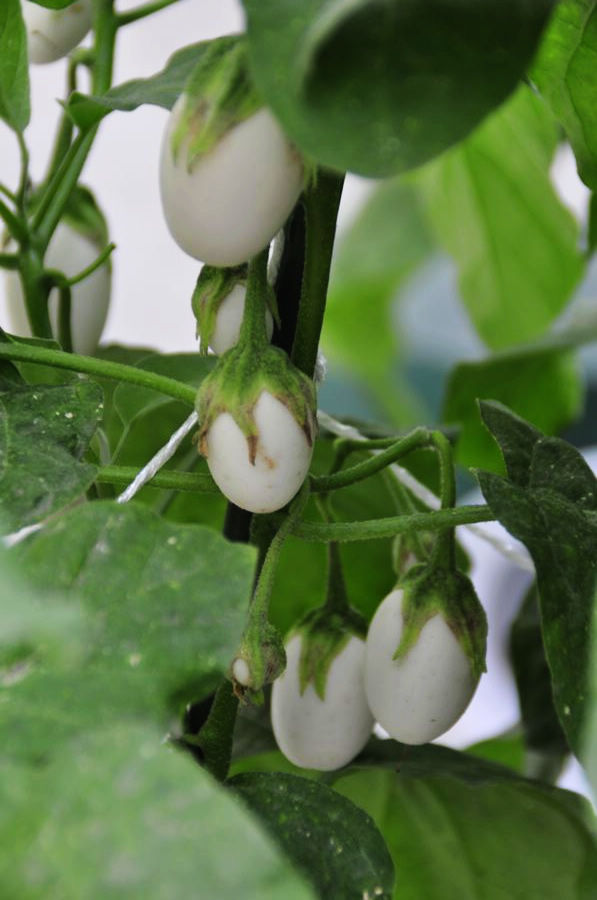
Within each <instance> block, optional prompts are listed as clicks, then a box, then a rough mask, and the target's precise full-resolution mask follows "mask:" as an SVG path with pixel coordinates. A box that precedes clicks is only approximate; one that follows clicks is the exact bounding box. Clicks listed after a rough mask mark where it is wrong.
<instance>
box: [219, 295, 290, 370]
mask: <svg viewBox="0 0 597 900" xmlns="http://www.w3.org/2000/svg"><path fill="white" fill-rule="evenodd" d="M246 297H247V286H246V284H235V285H234V287H233V288H232V290H231V291H230V293H229V294H228V296H227V297H225V298H224V300H222V302H221V304H220V306H219V308H218V312H217V314H216V321H215V325H214V330H213V332H212V335H211V338H210V341H209V346H210V347H211V349H212V350H213V352H214V353H217V355H218V356H221V355H222V354H223V353H226V351H227V350H230V348H231V347H234V346H236V344H237V343H238V338H239V336H240V329H241V326H242V324H243V314H244V311H245V300H246ZM265 328H266V331H267V337H268V340H271V337H272V334H273V331H274V320H273V317H272V314H271V312H270V310H269V309H268V308H267V307H266V310H265Z"/></svg>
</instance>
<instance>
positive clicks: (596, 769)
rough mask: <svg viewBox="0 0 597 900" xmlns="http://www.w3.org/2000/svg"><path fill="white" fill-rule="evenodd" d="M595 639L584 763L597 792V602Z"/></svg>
mask: <svg viewBox="0 0 597 900" xmlns="http://www.w3.org/2000/svg"><path fill="white" fill-rule="evenodd" d="M592 634H593V639H592V642H591V645H592V652H591V703H590V706H589V710H588V715H587V722H586V727H585V732H584V736H583V746H584V748H585V755H584V762H585V766H586V770H587V775H588V776H589V779H590V781H591V784H592V785H593V790H594V791H595V792H597V602H596V603H595V605H594V609H593V628H592Z"/></svg>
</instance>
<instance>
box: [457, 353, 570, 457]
mask: <svg viewBox="0 0 597 900" xmlns="http://www.w3.org/2000/svg"><path fill="white" fill-rule="evenodd" d="M582 395H583V388H582V382H581V380H580V377H579V372H578V366H577V364H576V362H575V360H574V358H573V356H572V355H571V353H570V352H568V351H565V350H559V349H552V348H550V347H547V348H546V349H544V350H541V349H538V348H529V351H528V353H525V352H524V351H523V350H522V349H521V350H520V351H517V350H516V349H515V350H513V351H511V352H504V353H502V354H496V355H495V356H494V357H489V358H488V359H484V360H481V361H479V362H463V363H459V364H458V365H457V366H456V367H455V368H454V369H453V370H452V372H451V373H450V376H449V378H448V381H447V384H446V391H445V397H444V406H443V412H442V419H443V421H444V422H447V423H449V424H454V425H456V426H458V427H459V429H460V432H459V436H458V442H457V445H456V446H457V458H458V461H459V462H461V463H462V464H463V465H465V466H479V467H482V468H484V469H491V470H494V471H501V468H502V467H501V458H500V454H499V451H498V449H497V447H496V446H495V443H494V441H493V440H492V439H491V436H490V435H489V434H488V432H487V430H486V429H485V428H484V427H483V423H482V422H481V418H480V416H479V408H478V405H477V400H489V399H491V400H499V401H500V402H501V403H504V404H505V405H506V406H508V407H509V408H510V409H512V410H514V411H515V412H516V413H518V414H519V415H520V416H523V417H524V418H525V419H530V420H531V421H533V422H535V423H536V424H537V426H538V427H539V428H540V429H541V430H542V431H543V432H545V433H547V434H555V433H557V432H558V431H560V430H561V429H562V428H563V427H565V426H566V425H568V424H569V423H570V422H572V421H573V420H574V419H575V418H576V416H577V415H578V414H579V412H580V410H581V404H582Z"/></svg>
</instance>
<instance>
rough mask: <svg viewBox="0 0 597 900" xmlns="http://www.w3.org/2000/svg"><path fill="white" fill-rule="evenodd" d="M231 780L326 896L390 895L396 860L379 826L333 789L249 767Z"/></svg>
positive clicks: (354, 899)
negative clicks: (393, 860)
mask: <svg viewBox="0 0 597 900" xmlns="http://www.w3.org/2000/svg"><path fill="white" fill-rule="evenodd" d="M229 784H230V785H231V787H233V788H234V790H236V791H237V792H238V793H239V794H240V796H241V797H242V798H243V800H245V802H246V803H247V804H248V806H249V808H250V809H251V810H253V812H255V813H257V815H258V816H259V817H260V819H261V820H262V821H263V823H264V825H265V827H266V828H267V829H268V831H269V832H270V833H271V835H272V837H274V838H275V839H276V840H277V841H278V842H279V844H280V846H281V847H282V848H283V849H284V850H285V851H286V853H287V855H288V856H289V858H290V859H291V860H292V861H293V862H294V863H295V865H296V866H297V868H298V869H301V870H302V871H303V874H304V875H305V876H306V877H308V878H309V879H310V880H311V881H312V882H313V883H314V885H315V887H316V888H317V893H318V895H319V896H320V897H321V898H322V900H327V898H331V897H334V898H335V900H362V898H363V897H370V898H374V897H375V898H377V897H379V898H380V900H383V898H390V897H391V896H392V888H393V884H394V871H393V866H392V860H391V858H390V856H389V854H388V850H387V848H386V846H385V844H384V842H383V840H382V837H381V835H380V833H379V831H378V830H377V828H376V827H375V825H374V824H373V822H372V821H371V819H370V818H369V816H367V815H364V814H363V812H362V810H360V809H358V808H357V807H356V806H354V804H352V803H350V802H349V801H347V800H346V799H345V798H344V797H341V796H340V795H339V794H337V793H336V792H335V791H333V790H332V789H331V788H329V787H326V786H325V785H322V784H318V783H317V782H315V781H312V780H309V779H306V778H300V777H298V776H296V775H289V774H283V773H281V772H263V773H259V772H253V773H251V772H249V773H246V774H244V775H237V776H236V777H235V778H233V779H232V780H231V781H230V782H229Z"/></svg>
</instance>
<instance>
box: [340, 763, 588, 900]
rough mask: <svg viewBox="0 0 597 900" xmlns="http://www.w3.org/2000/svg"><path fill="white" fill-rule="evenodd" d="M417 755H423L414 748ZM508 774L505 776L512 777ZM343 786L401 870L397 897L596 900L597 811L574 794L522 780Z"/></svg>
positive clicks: (374, 775)
mask: <svg viewBox="0 0 597 900" xmlns="http://www.w3.org/2000/svg"><path fill="white" fill-rule="evenodd" d="M413 749H415V750H416V749H417V748H413ZM505 771H506V770H505ZM335 787H336V789H337V790H338V791H340V792H341V793H342V794H344V795H345V796H347V797H349V798H350V799H351V800H352V801H353V802H354V803H356V804H357V805H358V806H360V807H361V808H362V809H364V810H365V811H366V812H368V813H369V814H370V815H371V816H372V817H373V819H374V820H375V822H376V824H377V826H378V827H379V829H380V831H381V832H382V834H383V836H384V837H385V839H386V842H387V845H388V848H389V850H390V853H391V854H392V858H393V860H394V866H395V869H396V891H395V894H394V896H395V898H396V900H421V898H422V897H424V898H425V900H477V898H479V897H482V898H483V900H504V898H506V897H507V898H509V900H531V898H532V900H535V898H537V900H539V898H541V900H562V898H564V897H566V898H574V900H590V898H592V897H594V896H595V892H596V891H597V853H596V849H597V848H596V845H595V840H594V837H593V835H592V834H591V832H590V830H589V825H588V824H587V823H588V820H589V816H590V815H591V814H590V811H589V810H588V807H587V805H585V804H584V803H583V801H582V799H581V798H580V797H577V796H575V795H574V794H570V793H568V792H567V791H561V790H557V789H555V788H550V787H547V786H542V785H540V784H539V783H537V782H532V781H526V780H524V779H522V778H517V777H516V776H515V775H514V774H513V773H512V772H510V773H509V776H508V777H504V778H503V779H502V780H500V781H499V782H496V783H495V784H493V783H491V782H471V781H470V780H468V779H467V778H466V777H465V778H459V777H454V776H453V775H443V774H442V773H435V774H434V773H433V772H425V773H421V774H415V775H414V777H411V776H410V775H409V774H407V775H405V774H404V773H403V769H402V766H401V768H400V770H399V771H398V772H394V771H384V770H377V771H360V772H358V771H357V772H355V773H353V774H348V775H346V776H344V777H341V778H340V780H339V781H337V782H336V784H335Z"/></svg>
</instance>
